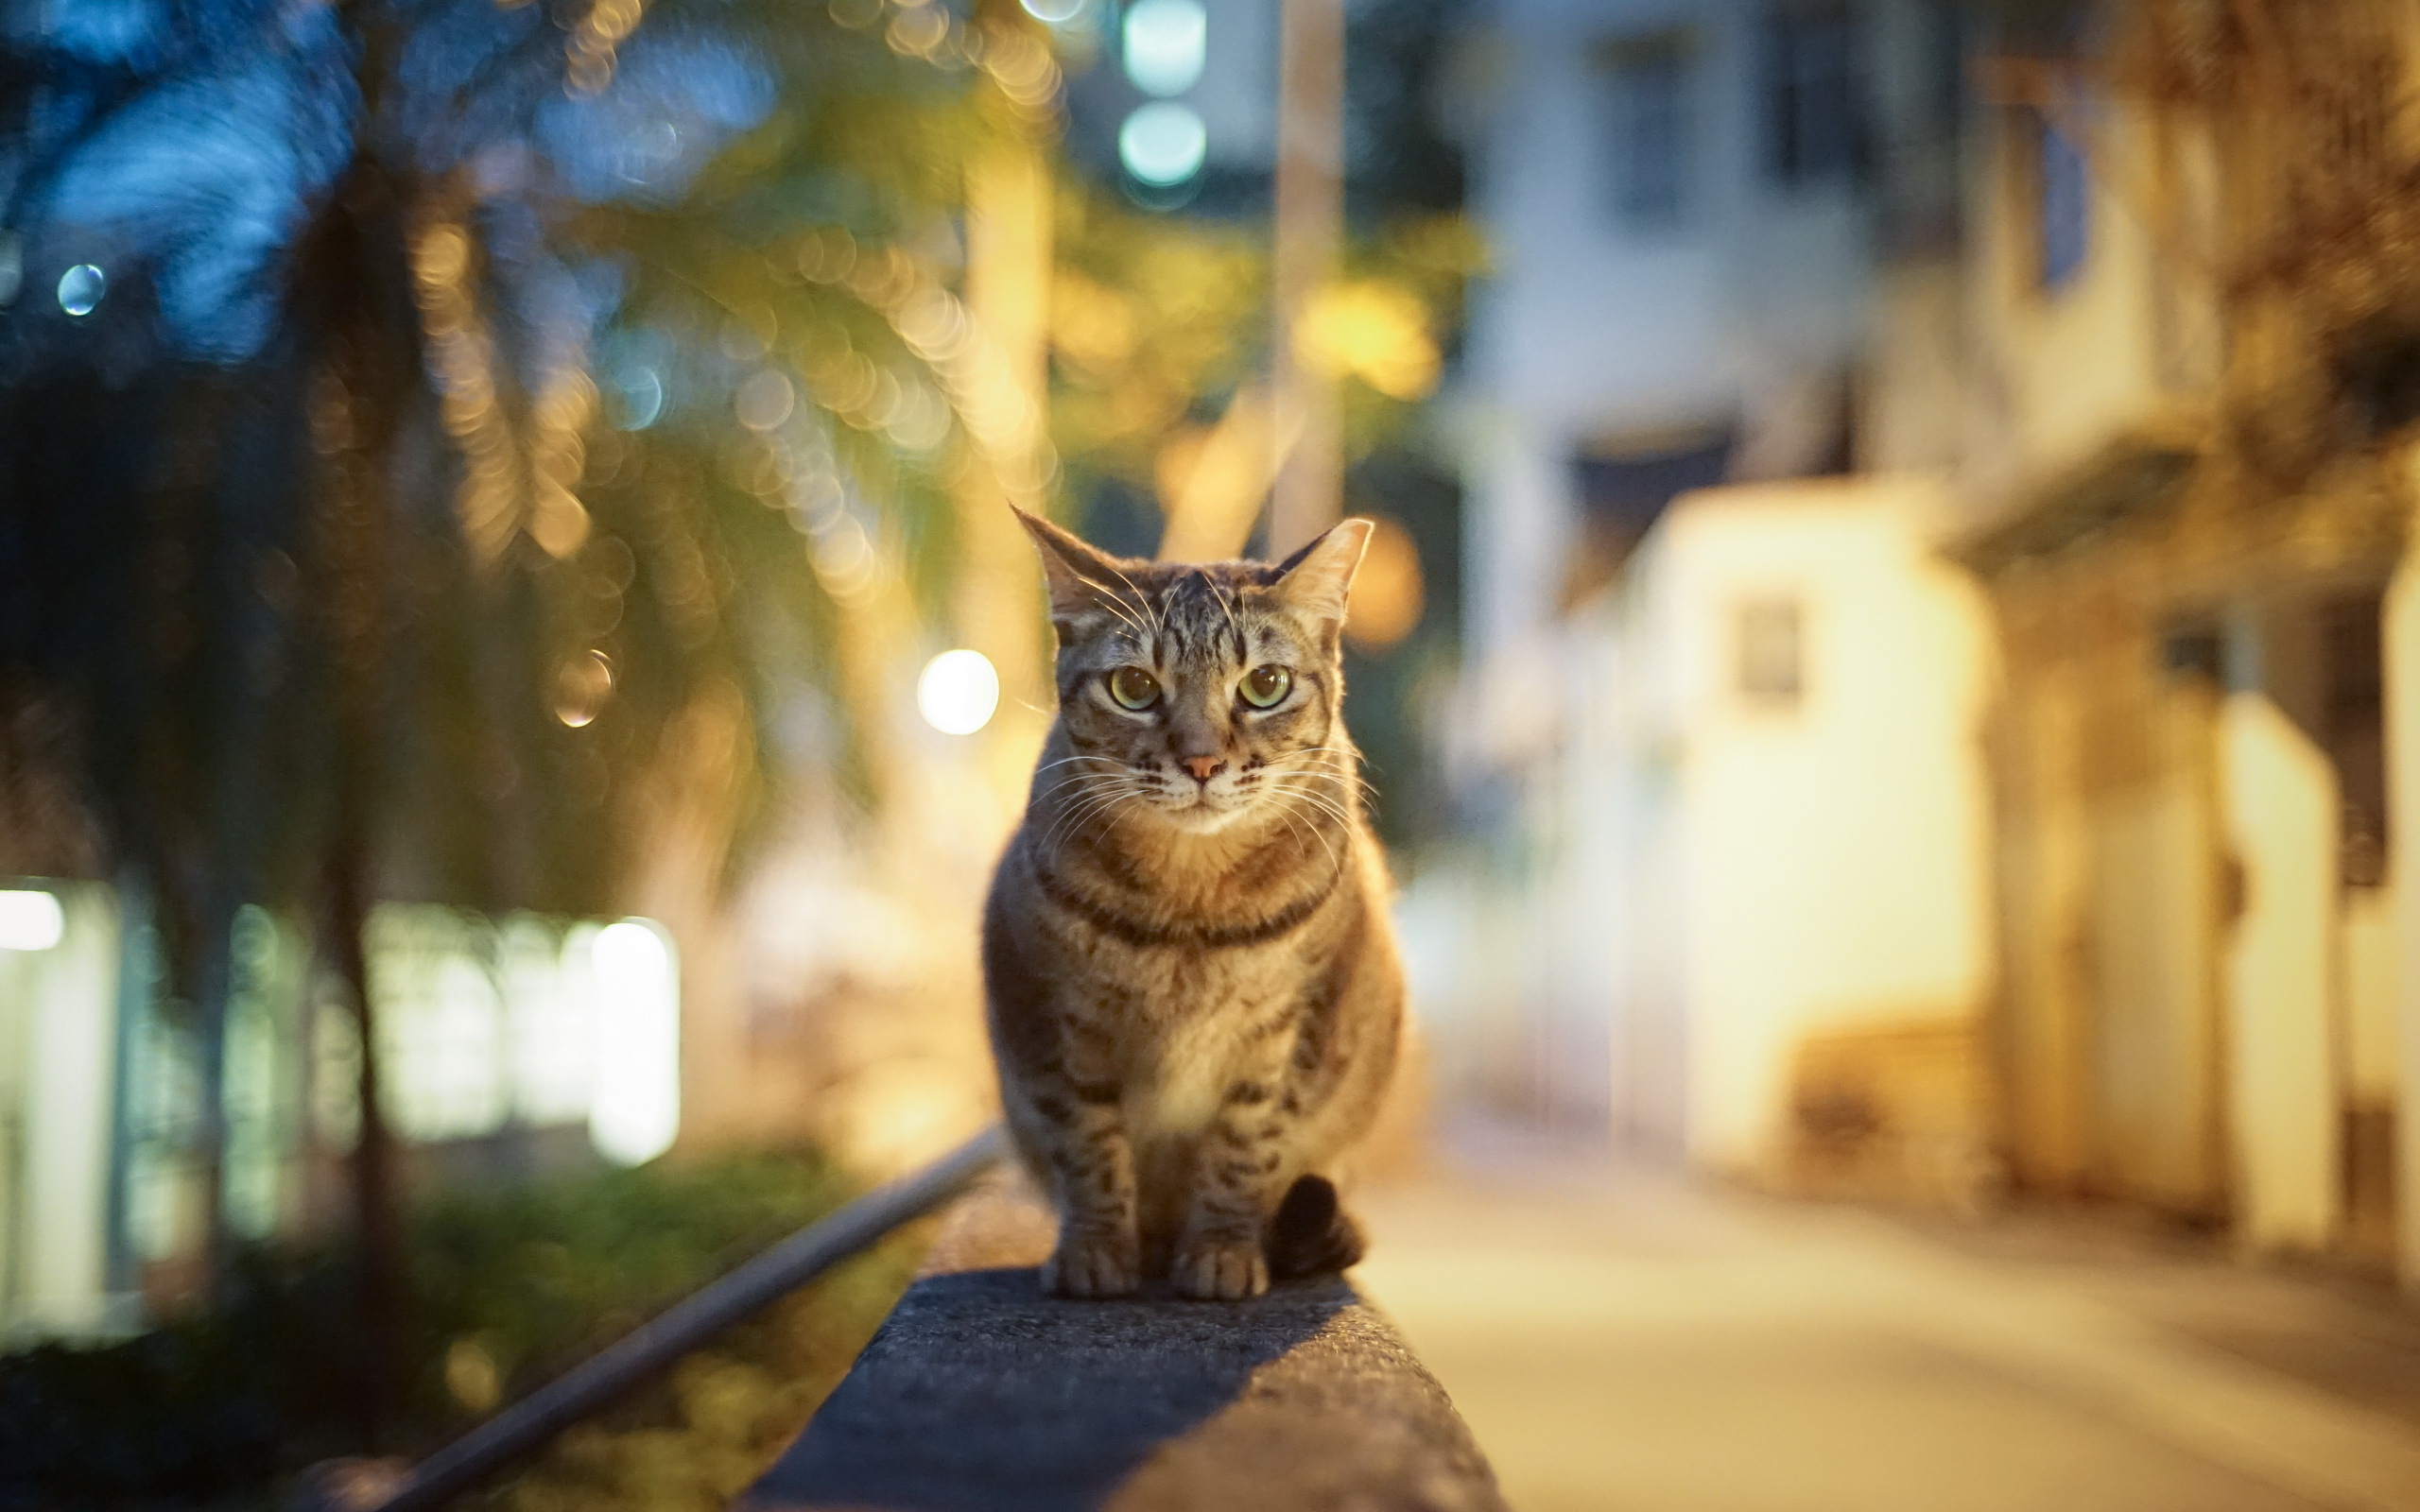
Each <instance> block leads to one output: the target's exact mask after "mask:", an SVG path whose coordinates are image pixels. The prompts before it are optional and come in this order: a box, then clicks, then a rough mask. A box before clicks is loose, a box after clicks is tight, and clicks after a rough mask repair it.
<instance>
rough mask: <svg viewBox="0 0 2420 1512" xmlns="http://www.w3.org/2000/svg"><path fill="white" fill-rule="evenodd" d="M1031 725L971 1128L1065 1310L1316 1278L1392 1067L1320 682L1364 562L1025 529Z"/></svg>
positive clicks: (1362, 536)
mask: <svg viewBox="0 0 2420 1512" xmlns="http://www.w3.org/2000/svg"><path fill="white" fill-rule="evenodd" d="M1025 525H1026V529H1027V530H1028V531H1029V532H1030V533H1031V534H1032V536H1033V539H1034V542H1035V544H1036V545H1037V546H1038V547H1039V548H1040V550H1041V553H1042V565H1043V571H1044V575H1045V576H1046V577H1047V579H1048V581H1049V588H1050V617H1051V623H1052V625H1053V626H1054V627H1056V629H1057V631H1058V639H1059V654H1058V686H1059V716H1058V720H1057V722H1056V724H1055V725H1054V726H1053V727H1052V729H1051V731H1050V739H1049V742H1048V744H1047V745H1046V747H1044V749H1043V752H1042V758H1041V762H1040V764H1039V765H1037V766H1036V768H1035V771H1034V780H1033V787H1032V791H1031V794H1030V796H1029V799H1028V803H1027V808H1026V814H1025V820H1024V823H1023V825H1022V826H1021V827H1020V828H1019V829H1018V831H1017V833H1016V835H1015V836H1014V838H1012V839H1011V841H1010V843H1009V848H1008V851H1007V853H1006V854H1005V855H1004V856H1003V857H1002V858H1001V861H1000V865H999V870H998V871H997V873H996V874H995V875H994V878H993V882H992V893H991V898H990V902H989V903H988V905H987V907H986V909H985V912H984V919H983V971H984V982H985V988H986V995H987V998H988V1003H989V1007H990V1022H991V1031H992V1046H993V1053H994V1059H995V1060H996V1062H997V1064H998V1068H999V1076H1000V1094H1001V1101H1002V1103H1003V1104H1004V1105H1005V1108H1006V1109H1007V1114H1008V1123H1009V1127H1010V1129H1011V1133H1012V1134H1013V1135H1014V1137H1015V1141H1016V1144H1017V1147H1018V1150H1019V1152H1020V1154H1021V1155H1022V1156H1023V1158H1024V1160H1025V1162H1026V1164H1027V1165H1028V1167H1029V1168H1030V1170H1031V1171H1032V1172H1033V1174H1034V1177H1035V1178H1036V1179H1037V1180H1038V1181H1039V1182H1040V1183H1041V1185H1042V1187H1043V1189H1044V1190H1045V1191H1046V1193H1048V1194H1049V1195H1050V1198H1051V1200H1052V1202H1053V1204H1054V1205H1055V1206H1056V1208H1057V1209H1058V1212H1059V1220H1060V1228H1059V1245H1058V1250H1057V1253H1055V1254H1054V1255H1053V1256H1052V1257H1051V1260H1050V1263H1049V1264H1048V1265H1047V1266H1046V1268H1045V1270H1044V1272H1043V1276H1044V1280H1045V1283H1046V1285H1048V1286H1049V1287H1051V1288H1052V1289H1053V1290H1055V1291H1057V1292H1059V1293H1061V1294H1063V1295H1064V1296H1068V1297H1118V1296H1124V1295H1127V1294H1130V1293H1132V1292H1134V1291H1136V1290H1137V1289H1138V1288H1140V1287H1141V1286H1142V1285H1143V1284H1144V1283H1145V1281H1146V1280H1147V1279H1154V1280H1155V1279H1157V1278H1159V1277H1162V1276H1165V1277H1166V1278H1167V1280H1168V1281H1169V1282H1170V1283H1172V1284H1173V1286H1174V1287H1175V1289H1176V1290H1177V1291H1178V1292H1179V1293H1181V1294H1183V1295H1184V1296H1187V1297H1253V1296H1256V1295H1258V1294H1259V1293H1261V1292H1263V1291H1265V1290H1267V1289H1268V1286H1269V1282H1270V1278H1271V1276H1276V1277H1280V1278H1283V1277H1288V1276H1301V1275H1309V1274H1314V1273H1318V1272H1322V1271H1330V1270H1339V1269H1341V1268H1343V1267H1344V1266H1346V1265H1350V1264H1352V1263H1354V1262H1356V1261H1357V1260H1358V1259H1360V1257H1361V1237H1360V1234H1359V1231H1358V1230H1357V1229H1356V1228H1355V1226H1354V1224H1353V1221H1352V1220H1351V1219H1350V1218H1349V1217H1347V1216H1346V1215H1345V1214H1344V1213H1343V1211H1341V1210H1340V1208H1339V1207H1338V1204H1337V1193H1336V1187H1335V1184H1334V1177H1335V1174H1336V1162H1337V1161H1338V1160H1339V1158H1340V1156H1341V1155H1343V1153H1344V1152H1345V1149H1346V1148H1347V1146H1349V1145H1351V1144H1352V1143H1354V1142H1355V1141H1356V1140H1357V1139H1358V1138H1360V1136H1361V1135H1362V1134H1363V1133H1364V1131H1366V1130H1367V1129H1368V1128H1369V1126H1370V1124H1371V1121H1372V1119H1373V1117H1374V1115H1375V1113H1376V1111H1377V1108H1378V1103H1379V1099H1380V1097H1381V1096H1382V1095H1383V1094H1384V1092H1385V1091H1386V1088H1387V1083H1388V1080H1389V1078H1390V1076H1391V1074H1392V1071H1393V1069H1394V1061H1395V1045H1396V1039H1397V1035H1398V1031H1399V1026H1400V1022H1401V1018H1402V1012H1403V979H1402V974H1401V971H1400V969H1399V967H1398V965H1397V963H1396V957H1395V947H1394V940H1393V936H1392V932H1391V930H1390V928H1389V925H1388V920H1387V902H1388V883H1387V873H1386V867H1385V862H1384V859H1383V857H1382V856H1381V854H1380V852H1379V849H1378V844H1377V841H1376V840H1375V839H1374V837H1373V836H1372V834H1371V833H1370V830H1369V828H1368V826H1367V824H1366V823H1365V822H1364V819H1363V816H1362V812H1361V802H1360V780H1359V776H1358V773H1357V763H1358V760H1359V758H1358V755H1357V752H1356V751H1355V749H1354V747H1353V743H1352V740H1351V738H1350V737H1349V736H1347V735H1346V733H1345V731H1344V722H1343V720H1342V718H1341V716H1340V705H1341V703H1342V701H1343V697H1344V679H1343V678H1342V676H1341V674H1340V666H1339V658H1338V646H1339V637H1340V631H1341V629H1342V627H1343V622H1344V607H1345V595H1346V593H1347V592H1348V591H1349V590H1350V588H1351V586H1352V583H1353V575H1354V572H1355V570H1356V569H1357V567H1358V566H1359V564H1360V560H1361V552H1362V548H1363V547H1364V546H1365V545H1366V544H1367V543H1368V541H1369V536H1370V524H1369V523H1368V522H1367V521H1362V520H1348V521H1346V522H1344V523H1343V524H1340V525H1338V526H1337V527H1336V528H1335V529H1333V530H1330V531H1329V532H1328V533H1327V534H1326V535H1324V536H1322V537H1321V538H1320V539H1319V540H1318V541H1313V542H1312V543H1311V544H1310V545H1308V546H1305V548H1303V549H1302V550H1301V551H1299V552H1297V553H1295V554H1294V555H1293V556H1292V557H1291V558H1288V559H1287V560H1286V561H1284V562H1282V563H1279V564H1277V565H1275V566H1270V565H1267V564H1265V563H1260V562H1241V561H1238V562H1219V563H1214V564H1211V565H1207V566H1169V565H1164V564H1153V563H1150V562H1143V561H1128V560H1121V559H1119V558H1114V557H1110V556H1107V555H1104V554H1103V553H1101V552H1098V551H1096V550H1094V549H1093V548H1092V547H1091V546H1088V545H1086V544H1085V543H1084V542H1083V541H1079V540H1078V539H1077V538H1076V537H1074V536H1072V535H1069V534H1068V533H1067V532H1066V531H1064V530H1062V529H1060V528H1058V527H1057V526H1055V525H1052V524H1046V522H1044V521H1040V520H1036V519H1032V518H1029V517H1028V518H1026V519H1025Z"/></svg>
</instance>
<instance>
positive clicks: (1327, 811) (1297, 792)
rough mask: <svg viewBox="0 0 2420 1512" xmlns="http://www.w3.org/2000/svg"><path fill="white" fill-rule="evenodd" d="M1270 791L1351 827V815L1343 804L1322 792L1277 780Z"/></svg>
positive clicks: (1347, 827) (1348, 827)
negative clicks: (1308, 806) (1305, 804)
mask: <svg viewBox="0 0 2420 1512" xmlns="http://www.w3.org/2000/svg"><path fill="white" fill-rule="evenodd" d="M1270 791H1271V792H1273V793H1283V794H1285V795H1286V796H1287V797H1288V798H1289V799H1296V800H1298V801H1301V802H1304V803H1307V804H1309V805H1311V806H1312V807H1313V808H1315V809H1317V810H1318V811H1319V812H1320V813H1322V814H1324V815H1326V816H1328V817H1329V818H1332V819H1334V820H1335V821H1336V822H1337V824H1338V825H1339V826H1340V827H1342V828H1345V829H1348V830H1349V829H1351V828H1352V825H1353V818H1352V816H1350V815H1349V814H1347V813H1346V812H1345V810H1344V807H1343V805H1341V804H1340V803H1338V802H1337V801H1336V800H1335V799H1331V798H1328V797H1327V796H1326V795H1324V794H1322V793H1316V792H1313V791H1311V790H1310V789H1308V788H1305V787H1302V786H1298V785H1295V784H1291V783H1286V782H1279V783H1277V784H1275V785H1273V786H1272V787H1271V789H1270Z"/></svg>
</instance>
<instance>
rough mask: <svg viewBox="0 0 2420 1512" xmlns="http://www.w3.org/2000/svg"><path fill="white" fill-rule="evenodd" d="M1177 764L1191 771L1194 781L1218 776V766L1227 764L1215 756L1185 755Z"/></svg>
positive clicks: (1203, 780)
mask: <svg viewBox="0 0 2420 1512" xmlns="http://www.w3.org/2000/svg"><path fill="white" fill-rule="evenodd" d="M1177 765H1180V766H1182V767H1184V769H1185V770H1186V771H1188V772H1191V773H1192V774H1193V780H1194V781H1195V782H1208V781H1210V779H1212V778H1213V777H1216V776H1218V775H1219V767H1221V766H1224V765H1227V764H1226V763H1225V762H1222V761H1220V760H1219V758H1218V757H1216V756H1187V757H1185V758H1184V760H1183V761H1180V762H1178V763H1177Z"/></svg>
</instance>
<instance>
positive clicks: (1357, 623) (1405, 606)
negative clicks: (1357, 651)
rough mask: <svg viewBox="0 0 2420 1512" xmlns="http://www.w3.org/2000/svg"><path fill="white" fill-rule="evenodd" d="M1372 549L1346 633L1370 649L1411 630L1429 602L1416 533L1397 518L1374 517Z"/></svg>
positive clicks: (1346, 621) (1366, 554)
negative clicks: (1414, 538) (1413, 536)
mask: <svg viewBox="0 0 2420 1512" xmlns="http://www.w3.org/2000/svg"><path fill="white" fill-rule="evenodd" d="M1371 524H1373V525H1374V526H1375V527H1376V528H1375V529H1374V530H1372V531H1371V532H1370V545H1369V548H1368V549H1367V550H1366V551H1364V552H1363V553H1362V556H1361V570H1360V572H1359V573H1357V574H1356V575H1355V576H1354V579H1353V596H1352V598H1351V599H1350V600H1349V601H1348V603H1347V605H1346V608H1345V614H1344V633H1345V635H1346V636H1347V637H1348V638H1349V639H1350V640H1351V641H1352V642H1353V644H1356V645H1357V646H1359V647H1361V648H1362V649H1363V650H1365V651H1382V650H1384V649H1386V648H1387V647H1388V646H1391V645H1392V644H1395V643H1396V642H1398V641H1400V640H1402V639H1403V638H1404V637H1405V636H1407V635H1409V634H1410V633H1411V631H1412V627H1414V626H1416V625H1418V624H1419V623H1420V614H1421V610H1423V609H1424V608H1425V607H1426V592H1425V590H1424V589H1423V587H1422V584H1421V580H1420V548H1419V546H1417V545H1415V544H1414V543H1413V541H1412V539H1411V535H1410V532H1409V531H1407V530H1405V529H1404V527H1403V526H1401V525H1399V524H1395V523H1394V522H1393V521H1392V520H1386V519H1376V520H1373V521H1371Z"/></svg>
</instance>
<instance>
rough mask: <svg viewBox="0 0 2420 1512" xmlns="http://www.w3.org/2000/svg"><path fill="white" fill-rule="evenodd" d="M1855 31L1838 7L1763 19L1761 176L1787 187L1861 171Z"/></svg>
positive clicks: (1839, 179)
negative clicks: (1764, 172) (1763, 158)
mask: <svg viewBox="0 0 2420 1512" xmlns="http://www.w3.org/2000/svg"><path fill="white" fill-rule="evenodd" d="M1856 42H1857V27H1856V24H1855V21H1854V19H1853V18H1852V17H1851V16H1850V14H1849V9H1848V8H1847V7H1846V6H1844V5H1813V6H1790V7H1787V8H1785V9H1778V10H1774V11H1772V12H1771V13H1770V14H1768V15H1767V16H1766V17H1765V26H1764V39H1763V48H1762V63H1763V79H1762V92H1763V97H1764V122H1763V136H1764V157H1765V169H1766V172H1767V173H1768V174H1770V175H1771V176H1772V179H1773V180H1774V181H1776V182H1778V183H1781V184H1784V185H1786V186H1789V187H1791V188H1797V187H1801V186H1809V185H1815V184H1826V183H1845V182H1848V181H1850V180H1854V179H1856V178H1857V177H1858V175H1859V174H1860V173H1862V172H1863V171H1864V168H1865V128H1864V120H1863V112H1862V111H1861V110H1860V108H1859V100H1858V80H1857V50H1856Z"/></svg>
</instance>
